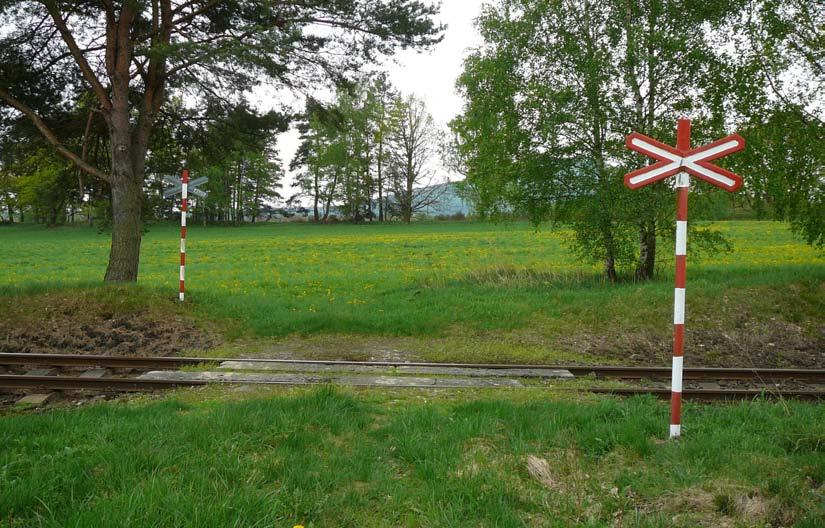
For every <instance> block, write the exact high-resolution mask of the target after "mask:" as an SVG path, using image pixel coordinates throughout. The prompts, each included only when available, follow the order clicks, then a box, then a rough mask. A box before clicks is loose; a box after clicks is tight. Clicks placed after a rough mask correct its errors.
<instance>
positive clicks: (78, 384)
mask: <svg viewBox="0 0 825 528" xmlns="http://www.w3.org/2000/svg"><path fill="white" fill-rule="evenodd" d="M207 383H208V382H206V381H204V380H187V381H177V380H141V379H135V378H80V377H75V376H26V375H21V376H18V375H0V388H2V389H48V390H96V391H102V392H152V391H156V390H161V389H171V388H175V387H183V386H192V385H206V384H207Z"/></svg>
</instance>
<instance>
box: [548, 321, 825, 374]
mask: <svg viewBox="0 0 825 528" xmlns="http://www.w3.org/2000/svg"><path fill="white" fill-rule="evenodd" d="M697 326H698V325H697ZM563 344H564V345H566V346H569V347H575V348H576V349H577V350H580V351H581V352H583V353H586V354H588V355H592V356H597V357H604V358H608V359H611V360H615V361H617V362H620V363H622V364H639V365H661V366H667V365H670V361H671V354H672V342H671V337H670V336H667V337H663V336H661V335H656V334H653V333H650V332H648V333H646V332H634V333H623V334H619V333H608V334H606V335H594V334H590V333H584V334H579V335H577V336H575V337H572V336H571V337H568V338H563ZM685 356H687V357H689V362H690V365H691V366H703V367H760V368H791V367H796V368H825V326H822V327H820V328H818V329H817V330H816V332H815V333H814V334H813V335H812V334H811V333H809V332H806V331H805V330H804V329H803V328H802V327H800V326H797V325H794V324H792V323H788V322H784V321H769V322H753V323H746V324H744V325H742V326H741V327H739V328H732V329H726V330H722V329H718V328H702V327H695V328H691V327H690V326H688V328H687V330H686V331H685Z"/></svg>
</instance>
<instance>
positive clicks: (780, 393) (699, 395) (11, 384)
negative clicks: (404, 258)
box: [0, 375, 825, 401]
mask: <svg viewBox="0 0 825 528" xmlns="http://www.w3.org/2000/svg"><path fill="white" fill-rule="evenodd" d="M316 383H317V382H314V381H308V382H305V383H295V382H291V381H277V380H276V381H268V380H265V381H250V380H239V381H234V380H210V381H206V380H149V379H137V378H81V377H73V376H27V375H0V388H3V389H15V390H21V389H45V390H94V391H100V392H152V391H157V390H163V389H171V388H175V387H191V386H203V385H209V384H216V385H311V384H316ZM402 388H416V387H402ZM422 388H430V389H432V388H433V387H432V386H422ZM556 390H561V391H564V392H591V393H595V394H609V395H614V396H633V395H641V394H652V395H654V396H657V397H659V398H665V399H666V398H668V397H669V396H670V389H662V388H643V387H631V388H625V387H622V388H608V387H590V388H586V387H585V388H557V389H556ZM683 395H684V397H685V398H686V399H690V400H695V401H723V400H743V399H754V398H758V397H764V398H788V399H802V400H823V399H825V391H823V390H780V389H776V390H760V389H685V390H684V392H683Z"/></svg>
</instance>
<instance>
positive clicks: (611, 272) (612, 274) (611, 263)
mask: <svg viewBox="0 0 825 528" xmlns="http://www.w3.org/2000/svg"><path fill="white" fill-rule="evenodd" d="M604 274H605V276H606V277H607V280H609V281H610V282H616V280H617V278H618V277H617V276H616V261H615V259H614V258H613V257H612V256H608V257H607V258H605V259H604Z"/></svg>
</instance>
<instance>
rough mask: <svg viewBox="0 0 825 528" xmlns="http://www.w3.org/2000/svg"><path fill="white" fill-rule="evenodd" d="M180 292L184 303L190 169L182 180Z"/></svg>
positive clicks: (185, 170) (185, 171)
mask: <svg viewBox="0 0 825 528" xmlns="http://www.w3.org/2000/svg"><path fill="white" fill-rule="evenodd" d="M180 189H181V191H180V290H179V293H178V299H180V302H183V297H184V292H185V288H184V282H185V277H186V211H187V210H188V204H187V199H188V198H189V169H183V174H182V175H181V180H180Z"/></svg>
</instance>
